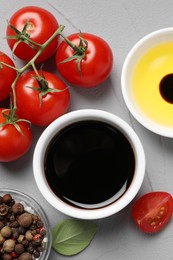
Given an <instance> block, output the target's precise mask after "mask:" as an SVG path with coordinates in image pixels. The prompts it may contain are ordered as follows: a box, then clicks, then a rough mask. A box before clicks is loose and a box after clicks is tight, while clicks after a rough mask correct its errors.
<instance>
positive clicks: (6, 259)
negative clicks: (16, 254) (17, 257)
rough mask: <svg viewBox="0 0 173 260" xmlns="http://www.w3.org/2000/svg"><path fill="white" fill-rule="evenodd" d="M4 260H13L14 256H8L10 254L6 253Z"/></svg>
mask: <svg viewBox="0 0 173 260" xmlns="http://www.w3.org/2000/svg"><path fill="white" fill-rule="evenodd" d="M2 259H3V260H12V256H11V255H10V254H8V253H5V254H4V255H3V258H2Z"/></svg>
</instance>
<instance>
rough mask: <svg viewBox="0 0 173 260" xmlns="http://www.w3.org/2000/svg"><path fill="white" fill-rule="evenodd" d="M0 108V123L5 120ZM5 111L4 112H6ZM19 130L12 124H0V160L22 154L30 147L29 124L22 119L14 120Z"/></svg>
mask: <svg viewBox="0 0 173 260" xmlns="http://www.w3.org/2000/svg"><path fill="white" fill-rule="evenodd" d="M4 110H6V109H5V108H0V124H2V123H4V122H5V121H6V120H5V118H4V116H3V113H2V111H4ZM8 113H9V111H6V112H5V114H8ZM16 124H17V125H18V127H19V128H20V130H21V132H19V131H18V130H17V129H16V127H15V126H14V124H6V125H4V126H0V161H1V162H10V161H14V160H16V159H18V158H20V157H21V156H23V155H24V154H25V153H26V152H27V151H28V150H29V148H30V146H31V143H32V133H31V130H30V127H29V124H28V123H26V122H24V121H22V122H16Z"/></svg>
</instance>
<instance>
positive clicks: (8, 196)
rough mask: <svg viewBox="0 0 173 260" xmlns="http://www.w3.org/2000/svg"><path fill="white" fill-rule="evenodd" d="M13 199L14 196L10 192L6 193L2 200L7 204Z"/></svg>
mask: <svg viewBox="0 0 173 260" xmlns="http://www.w3.org/2000/svg"><path fill="white" fill-rule="evenodd" d="M11 200H12V196H11V195H10V194H5V195H4V196H3V197H2V201H3V202H4V203H6V204H8V203H10V202H11Z"/></svg>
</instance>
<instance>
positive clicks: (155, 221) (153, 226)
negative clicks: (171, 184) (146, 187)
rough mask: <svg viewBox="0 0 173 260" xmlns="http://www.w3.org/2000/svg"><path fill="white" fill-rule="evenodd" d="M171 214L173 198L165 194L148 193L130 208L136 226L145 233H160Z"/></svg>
mask: <svg viewBox="0 0 173 260" xmlns="http://www.w3.org/2000/svg"><path fill="white" fill-rule="evenodd" d="M172 212H173V198H172V196H171V195H170V194H169V193H167V192H150V193H147V194H145V195H143V196H142V197H141V198H139V199H138V200H137V201H136V203H135V204H134V205H133V207H132V216H133V219H134V221H135V223H136V225H137V226H138V227H139V228H140V229H141V230H142V231H143V232H146V233H155V232H158V231H160V230H161V229H162V228H163V227H165V225H166V224H167V223H168V222H169V220H170V218H171V216H172Z"/></svg>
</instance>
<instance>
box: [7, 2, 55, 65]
mask: <svg viewBox="0 0 173 260" xmlns="http://www.w3.org/2000/svg"><path fill="white" fill-rule="evenodd" d="M26 22H28V25H27V28H26V34H29V35H30V39H31V40H33V41H34V42H37V43H39V44H43V43H44V42H45V41H47V40H48V38H49V37H50V36H51V35H52V34H53V33H54V32H55V31H56V30H57V29H58V27H59V24H58V22H57V20H56V19H55V17H54V16H53V15H52V14H51V13H50V12H48V11H47V10H44V9H43V8H40V7H36V6H27V7H24V8H21V9H19V10H18V11H17V12H15V13H14V14H13V16H12V17H11V18H10V20H9V24H11V25H12V26H14V27H15V28H16V29H17V30H19V31H20V32H21V31H22V30H23V28H24V26H25V24H26ZM26 34H25V35H26ZM6 35H7V37H9V36H14V35H16V33H15V31H14V30H13V29H12V28H11V27H10V26H9V25H8V27H7V31H6ZM17 41H18V40H17V39H10V38H7V42H8V45H9V47H10V48H11V49H13V47H14V44H15V43H16V42H17ZM57 46H58V37H56V38H55V39H54V40H53V41H52V42H51V43H50V44H49V45H48V46H47V48H46V49H45V50H44V51H43V53H42V54H41V55H40V56H39V57H38V58H37V60H36V61H37V62H42V61H45V60H47V59H48V58H49V57H50V56H52V55H53V54H54V52H55V51H56V49H57ZM14 54H15V55H16V56H17V57H18V58H20V59H22V60H24V61H29V60H30V59H31V58H32V57H33V56H34V55H35V54H36V50H34V49H32V48H31V47H29V46H28V45H27V44H26V43H25V42H21V43H20V44H19V45H18V46H17V47H16V49H15V51H14Z"/></svg>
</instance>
